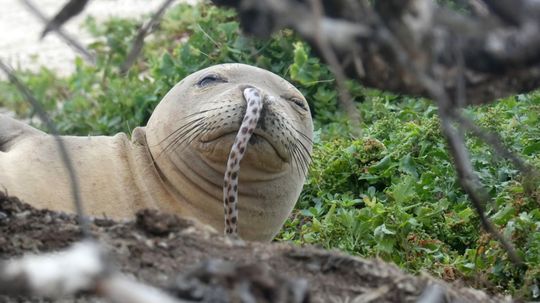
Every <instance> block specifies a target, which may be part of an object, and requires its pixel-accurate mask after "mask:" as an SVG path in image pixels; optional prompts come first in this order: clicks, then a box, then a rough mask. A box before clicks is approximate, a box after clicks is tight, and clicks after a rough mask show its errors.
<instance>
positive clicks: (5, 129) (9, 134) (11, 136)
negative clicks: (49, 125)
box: [0, 114, 45, 152]
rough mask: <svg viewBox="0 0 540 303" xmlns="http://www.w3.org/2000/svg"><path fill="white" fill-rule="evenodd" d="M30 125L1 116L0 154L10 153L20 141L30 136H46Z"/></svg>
mask: <svg viewBox="0 0 540 303" xmlns="http://www.w3.org/2000/svg"><path fill="white" fill-rule="evenodd" d="M44 134H45V133H44V132H42V131H40V130H37V129H35V128H33V127H31V126H30V125H27V124H24V123H22V122H20V121H17V120H15V119H13V118H11V117H9V116H7V115H5V114H0V152H8V151H9V150H10V149H11V148H12V147H13V146H14V145H15V144H16V143H17V142H18V141H20V140H21V139H23V138H26V137H28V136H35V135H44Z"/></svg>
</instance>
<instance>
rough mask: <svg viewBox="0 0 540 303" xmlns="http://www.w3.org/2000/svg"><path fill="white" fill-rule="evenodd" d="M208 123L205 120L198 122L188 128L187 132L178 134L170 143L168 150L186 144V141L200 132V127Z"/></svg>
mask: <svg viewBox="0 0 540 303" xmlns="http://www.w3.org/2000/svg"><path fill="white" fill-rule="evenodd" d="M205 124H206V123H205V122H204V121H202V122H199V123H196V124H195V125H193V126H191V127H190V128H188V129H187V130H186V131H185V132H182V133H180V134H178V136H176V137H175V139H174V140H173V141H172V142H171V143H170V144H169V145H168V148H167V151H171V150H174V149H176V148H178V147H179V146H182V145H184V143H185V142H186V141H187V140H188V139H189V138H190V137H191V136H193V135H197V134H200V128H201V127H202V126H204V125H205Z"/></svg>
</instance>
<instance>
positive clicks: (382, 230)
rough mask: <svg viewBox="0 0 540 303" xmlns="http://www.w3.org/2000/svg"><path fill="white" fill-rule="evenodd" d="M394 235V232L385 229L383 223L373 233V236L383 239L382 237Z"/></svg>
mask: <svg viewBox="0 0 540 303" xmlns="http://www.w3.org/2000/svg"><path fill="white" fill-rule="evenodd" d="M394 234H396V232H395V231H392V230H390V229H388V228H386V224H384V223H383V224H381V225H379V226H377V227H376V228H375V230H374V231H373V235H374V236H375V237H377V238H382V237H384V235H394Z"/></svg>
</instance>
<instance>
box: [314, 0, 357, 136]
mask: <svg viewBox="0 0 540 303" xmlns="http://www.w3.org/2000/svg"><path fill="white" fill-rule="evenodd" d="M310 2H311V6H312V8H313V16H314V17H313V18H312V19H313V23H314V31H313V32H314V35H313V38H314V42H315V44H316V45H317V46H318V48H319V49H320V50H321V53H322V55H323V57H324V58H325V59H326V62H328V64H329V66H330V69H331V70H332V72H333V73H334V75H335V77H336V84H337V89H338V93H339V105H340V107H341V109H342V110H344V111H345V113H346V114H347V116H348V117H349V122H350V123H351V131H352V133H353V135H354V136H355V137H361V136H362V129H361V123H362V117H361V116H360V112H359V111H358V108H357V107H356V106H355V104H354V102H353V98H352V96H351V94H350V93H349V89H348V88H347V83H346V81H347V77H346V76H345V74H344V73H343V67H342V66H341V64H340V63H339V60H338V58H337V56H336V54H335V52H334V50H333V49H332V47H331V46H330V44H329V43H328V39H326V37H327V36H323V35H322V32H323V30H322V28H321V20H322V18H323V15H324V12H323V7H322V4H321V0H310Z"/></svg>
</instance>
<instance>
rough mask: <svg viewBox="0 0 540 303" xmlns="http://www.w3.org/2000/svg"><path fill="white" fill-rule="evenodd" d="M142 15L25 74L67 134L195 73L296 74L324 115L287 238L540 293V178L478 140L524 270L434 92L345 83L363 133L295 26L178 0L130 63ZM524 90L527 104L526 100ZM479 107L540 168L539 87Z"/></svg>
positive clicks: (105, 129) (117, 125) (127, 121)
mask: <svg viewBox="0 0 540 303" xmlns="http://www.w3.org/2000/svg"><path fill="white" fill-rule="evenodd" d="M139 24H140V23H139V21H137V20H118V19H113V20H111V21H109V22H107V23H105V24H96V23H95V22H93V21H92V20H89V21H88V22H87V26H88V28H89V30H90V31H91V32H93V33H94V34H95V36H96V37H97V41H96V42H95V43H93V44H92V45H91V46H90V48H91V49H92V50H93V51H95V52H96V54H97V58H98V63H97V65H95V66H92V65H89V64H86V63H85V62H83V61H82V60H78V61H77V62H76V66H77V68H76V71H75V73H74V74H73V75H71V76H69V77H66V78H59V77H57V76H56V75H55V74H54V73H53V72H51V71H49V70H47V69H46V68H43V69H42V70H41V71H40V72H38V73H28V72H24V71H20V72H19V75H20V77H21V79H23V80H24V81H25V82H26V83H27V84H28V85H29V87H30V88H31V89H32V90H33V92H34V94H35V95H36V96H37V97H38V99H40V100H41V101H42V102H44V103H45V105H46V107H47V108H48V109H49V111H50V112H51V115H52V118H53V120H54V121H55V122H56V124H57V125H58V127H59V129H60V131H61V132H62V133H64V134H74V135H75V134H78V135H87V134H114V133H116V132H119V131H124V132H129V131H130V130H131V129H133V128H134V127H135V126H137V125H144V124H145V122H146V119H148V117H149V115H150V113H151V111H152V109H153V107H154V106H155V105H156V104H157V102H158V101H159V100H160V99H161V97H162V96H163V94H164V93H165V92H167V91H168V89H169V88H170V87H171V86H172V85H174V84H175V83H176V82H178V81H179V80H180V79H182V78H183V77H184V76H186V75H188V74H190V73H192V72H194V71H196V70H199V69H201V68H204V67H206V66H209V65H214V64H218V63H224V62H242V63H247V64H252V65H256V66H259V67H262V68H265V69H268V70H270V71H273V72H275V73H277V74H279V75H281V76H283V77H285V78H287V79H288V80H290V81H291V82H292V83H293V84H295V85H296V86H297V87H298V88H299V89H300V90H301V91H302V92H303V93H304V95H305V96H306V98H307V99H308V101H309V102H310V106H311V108H312V111H313V115H314V123H315V129H316V130H317V131H316V136H315V150H314V154H313V163H312V165H311V168H310V172H309V175H308V178H307V182H306V185H305V187H304V191H303V193H302V195H301V197H300V199H299V201H298V204H297V207H296V209H295V211H294V212H293V215H292V216H291V217H290V219H289V220H288V221H287V223H286V225H285V227H284V229H283V231H282V232H281V234H280V235H279V236H278V239H277V240H278V241H293V242H295V243H298V244H304V243H308V244H316V245H321V246H323V247H325V248H337V249H340V250H343V251H346V252H349V253H351V254H358V255H362V256H378V257H381V258H383V259H384V260H388V261H392V262H394V263H396V264H398V265H399V266H400V267H402V268H405V269H407V270H409V271H411V272H419V271H422V270H424V271H428V272H430V273H432V274H434V275H436V276H439V277H441V278H444V279H446V280H455V279H464V280H466V281H469V282H470V283H471V284H472V285H473V286H477V287H483V288H487V289H490V290H493V291H496V292H503V293H512V294H514V295H517V296H524V297H529V298H537V297H539V296H540V289H539V287H540V281H539V280H540V272H539V269H538V268H540V210H539V206H540V204H539V202H540V201H539V199H540V188H539V185H538V183H535V182H534V181H535V180H526V179H523V178H522V177H521V176H520V175H519V174H518V172H517V171H516V169H515V168H514V167H513V166H512V165H511V164H510V163H509V162H508V161H506V160H504V159H500V158H497V157H495V156H494V155H493V153H492V152H491V150H490V149H489V147H488V146H486V145H484V144H482V143H481V142H480V141H479V140H476V139H472V138H471V139H469V140H468V142H467V143H468V146H469V148H470V149H471V151H472V153H473V155H472V157H473V162H474V165H475V168H476V170H477V171H478V172H479V176H480V179H481V180H482V182H483V183H484V184H485V185H486V187H487V188H488V190H489V194H490V195H491V197H492V203H491V204H489V205H486V208H487V211H488V215H489V217H490V219H491V220H493V222H494V223H495V224H496V226H497V227H498V228H499V229H500V230H501V231H502V232H503V233H504V234H505V235H506V236H507V237H508V238H510V239H512V241H513V243H514V244H515V246H516V248H517V249H518V251H519V253H520V255H521V256H522V257H523V259H524V260H525V262H526V265H527V266H526V267H523V268H516V267H515V266H513V265H512V264H511V263H510V262H509V261H508V259H507V256H506V254H505V252H504V251H503V250H502V249H501V247H500V246H499V244H498V243H497V242H496V241H494V240H493V239H491V238H490V237H489V236H488V235H487V234H486V233H484V232H483V231H482V230H481V229H480V225H479V222H478V219H477V217H476V214H475V212H474V210H473V209H472V208H471V206H470V204H469V202H468V200H467V197H466V196H465V195H464V194H463V192H462V191H461V189H460V187H459V185H458V184H457V182H456V175H455V172H454V167H453V165H452V163H451V161H450V159H449V157H448V153H447V151H446V146H445V143H444V140H443V138H442V136H441V134H440V131H439V121H438V119H437V115H436V111H437V109H436V107H434V106H433V105H432V103H431V102H429V101H428V100H422V99H414V98H410V97H405V96H398V95H392V94H387V93H383V92H380V91H374V90H368V89H365V88H363V87H361V86H360V85H358V84H357V83H356V82H353V81H350V82H348V83H347V84H348V86H349V90H350V92H351V95H352V96H353V97H355V99H356V101H357V105H358V108H359V109H360V111H361V112H362V116H363V122H362V130H363V133H362V136H361V137H359V138H352V137H351V136H350V134H349V133H350V132H349V126H348V125H347V122H346V120H345V118H344V115H343V114H341V113H340V112H339V109H338V107H337V99H336V98H337V95H338V94H337V92H336V89H335V81H334V78H333V75H332V74H331V73H330V72H329V70H328V68H327V67H326V66H325V65H324V64H322V63H320V61H319V60H318V59H317V58H316V57H314V56H313V55H312V54H311V53H310V49H309V48H308V46H307V44H305V43H304V42H302V41H300V40H299V39H298V38H297V37H296V36H295V35H294V34H293V33H292V32H291V31H287V30H285V31H282V32H280V33H278V34H277V35H275V36H274V38H273V39H271V40H269V41H260V40H256V39H251V38H249V37H245V36H243V35H241V34H240V32H239V24H238V23H237V21H236V19H235V14H234V13H233V12H232V11H228V10H223V9H217V8H215V7H212V6H207V5H203V4H201V5H197V6H195V7H190V6H186V5H179V6H176V7H174V8H172V9H171V10H170V11H169V12H168V13H167V15H166V16H165V18H164V20H163V22H162V24H161V26H160V28H159V29H158V30H157V31H156V32H155V33H154V35H153V36H152V37H151V39H150V40H148V41H147V44H146V47H145V50H144V53H143V55H142V57H141V58H140V59H139V60H138V62H137V63H136V64H135V66H134V67H133V68H132V69H131V70H130V71H129V72H128V73H127V74H126V75H122V74H120V72H119V66H120V64H121V63H122V62H123V61H124V59H125V57H126V55H127V52H128V50H129V48H130V43H131V41H132V39H133V37H134V35H135V34H136V31H137V27H138V25H139ZM517 100H519V102H517ZM0 105H2V106H6V107H8V108H11V109H12V110H14V111H16V113H17V114H18V115H20V116H21V117H30V116H32V115H33V113H32V110H31V108H29V106H28V105H27V104H26V103H25V102H23V100H22V99H21V97H20V95H19V94H18V93H17V91H16V90H15V89H14V88H13V87H12V86H10V85H9V84H8V83H5V82H0ZM468 114H469V115H470V116H471V117H473V118H474V119H475V120H476V121H477V122H478V123H479V124H480V125H482V126H483V127H485V128H488V129H491V130H495V131H498V132H499V133H500V134H501V135H502V137H503V138H504V141H505V143H506V144H507V146H509V147H510V148H511V149H512V150H513V151H515V152H516V153H518V154H520V155H522V157H524V158H525V159H526V160H527V161H528V162H529V163H531V164H532V165H534V166H536V167H537V168H540V127H539V126H538V124H539V122H540V121H539V116H540V94H538V93H532V94H528V95H518V96H514V97H509V98H506V99H504V100H501V101H500V102H496V103H495V104H493V105H490V106H484V107H481V108H475V109H470V110H469V111H468Z"/></svg>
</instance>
